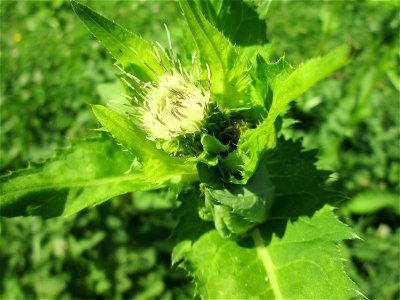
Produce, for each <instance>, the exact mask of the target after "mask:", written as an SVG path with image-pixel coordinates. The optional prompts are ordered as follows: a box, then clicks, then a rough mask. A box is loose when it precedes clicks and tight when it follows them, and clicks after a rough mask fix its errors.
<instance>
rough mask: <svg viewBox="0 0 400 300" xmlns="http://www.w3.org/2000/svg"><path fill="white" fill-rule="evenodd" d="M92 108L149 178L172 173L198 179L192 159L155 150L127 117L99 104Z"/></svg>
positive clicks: (169, 176)
mask: <svg viewBox="0 0 400 300" xmlns="http://www.w3.org/2000/svg"><path fill="white" fill-rule="evenodd" d="M92 109H93V112H94V114H95V116H96V118H97V119H98V120H99V122H100V123H101V125H103V127H104V128H105V129H106V130H107V131H109V132H110V133H111V134H112V136H113V137H114V138H115V139H116V140H117V141H118V142H119V143H121V144H122V145H123V146H124V147H125V148H126V149H127V150H129V151H130V152H132V153H133V154H134V155H135V156H136V157H138V158H139V160H140V161H141V163H142V164H143V170H144V172H145V173H146V175H147V176H148V177H149V180H152V178H154V180H155V181H158V180H163V179H165V180H168V179H171V178H172V177H175V176H185V177H186V179H190V180H197V179H198V177H197V170H196V165H195V163H194V162H187V161H186V160H185V159H183V158H179V157H173V156H169V155H168V154H167V153H166V152H164V151H163V150H160V149H157V147H156V145H155V143H154V142H152V141H150V140H148V139H146V135H145V133H144V132H143V131H142V130H141V129H139V128H138V127H137V125H136V124H135V123H134V122H133V121H132V120H130V119H129V118H127V117H125V116H123V115H121V114H119V113H117V112H115V111H113V110H111V109H109V108H107V107H105V106H102V105H94V106H92Z"/></svg>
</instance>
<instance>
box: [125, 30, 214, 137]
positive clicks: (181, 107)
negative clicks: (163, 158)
mask: <svg viewBox="0 0 400 300" xmlns="http://www.w3.org/2000/svg"><path fill="white" fill-rule="evenodd" d="M165 28H166V30H167V35H168V41H169V54H167V53H166V51H165V50H164V49H163V47H162V46H161V45H160V44H159V43H157V45H158V46H159V48H160V49H161V51H162V53H163V54H164V56H165V57H167V59H168V64H166V63H165V60H164V61H163V59H162V58H161V55H160V52H159V50H158V49H157V48H156V47H153V49H152V50H150V49H147V51H148V52H149V53H150V54H151V55H152V56H153V57H154V59H155V60H156V61H157V63H158V64H159V65H160V66H161V68H162V70H163V71H162V73H161V74H160V73H158V72H156V71H155V70H154V69H153V68H151V67H150V66H149V64H148V63H146V62H145V61H144V60H143V58H141V57H140V55H139V54H138V53H137V51H135V50H134V49H133V48H131V50H132V51H133V52H134V53H135V54H136V55H137V56H138V57H139V58H140V59H141V60H142V62H143V63H144V64H145V65H146V66H147V68H149V69H150V71H151V72H152V73H153V74H154V75H155V76H154V77H155V78H156V80H154V81H151V82H143V81H141V80H140V79H139V78H137V77H136V76H134V75H133V74H130V73H127V72H125V71H123V70H122V69H121V71H123V72H124V74H125V75H126V76H127V77H129V78H130V79H131V80H133V82H134V83H135V86H136V87H134V86H133V85H132V84H131V83H129V82H128V81H127V80H126V79H124V78H122V80H123V81H124V82H125V83H126V84H127V85H128V86H129V87H130V88H131V89H132V90H133V92H134V94H136V95H137V96H135V97H133V98H132V97H129V96H127V97H129V98H130V99H132V100H134V102H135V103H136V104H137V105H138V109H137V110H138V113H139V115H140V116H139V121H140V124H139V126H140V127H141V128H142V129H143V130H144V131H145V132H146V135H147V138H148V139H150V140H155V141H159V140H161V141H172V140H174V139H176V138H180V137H186V136H187V135H191V134H196V133H199V132H201V130H202V128H203V127H204V123H205V119H206V115H207V107H208V103H209V100H210V78H211V73H210V68H209V67H208V65H206V67H207V88H204V87H203V86H202V81H201V70H200V68H199V67H198V66H197V65H195V61H196V55H197V52H196V51H195V52H194V53H193V56H192V66H191V69H190V71H189V72H188V71H187V70H186V69H185V68H184V67H183V66H182V64H181V62H180V60H179V59H178V60H177V61H175V60H174V57H173V52H172V47H171V39H170V36H169V32H168V29H167V27H166V26H165Z"/></svg>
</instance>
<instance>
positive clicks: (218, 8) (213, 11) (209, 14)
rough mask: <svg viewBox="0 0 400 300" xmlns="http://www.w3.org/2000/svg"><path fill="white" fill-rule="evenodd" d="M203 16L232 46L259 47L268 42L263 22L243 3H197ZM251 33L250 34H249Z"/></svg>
mask: <svg viewBox="0 0 400 300" xmlns="http://www.w3.org/2000/svg"><path fill="white" fill-rule="evenodd" d="M198 3H199V5H200V8H201V11H202V12H203V14H204V16H205V17H206V18H207V20H208V21H210V22H211V23H212V24H213V25H214V26H215V27H217V28H218V29H219V30H220V31H221V32H222V33H223V34H224V35H225V36H226V37H227V38H228V39H229V40H230V41H231V42H232V43H233V44H235V45H239V46H251V45H260V44H265V43H267V42H268V40H267V35H266V33H267V27H266V24H265V21H262V20H260V19H259V18H258V15H257V13H256V12H255V11H254V10H253V8H252V7H251V6H250V5H248V4H247V3H245V2H244V1H226V0H225V1H199V2H198ZM249 32H251V34H249Z"/></svg>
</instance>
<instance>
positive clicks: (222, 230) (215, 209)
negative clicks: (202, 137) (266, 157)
mask: <svg viewBox="0 0 400 300" xmlns="http://www.w3.org/2000/svg"><path fill="white" fill-rule="evenodd" d="M273 202H274V186H273V185H272V183H271V181H270V179H269V176H268V171H267V169H266V167H265V166H264V165H260V167H259V168H258V169H257V171H256V173H255V174H254V176H253V177H252V178H251V179H250V180H249V181H248V182H247V184H246V185H231V186H229V187H227V188H224V189H211V188H208V189H206V190H205V205H206V208H208V209H210V210H211V211H212V214H213V216H214V222H215V225H216V229H217V230H218V232H219V234H220V235H221V236H222V237H225V238H229V237H235V235H240V234H244V233H246V232H247V231H248V230H249V229H251V228H252V227H254V226H255V225H257V224H260V223H262V222H264V221H265V220H266V219H267V217H268V215H269V212H270V209H271V206H272V204H273Z"/></svg>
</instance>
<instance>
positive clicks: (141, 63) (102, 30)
mask: <svg viewBox="0 0 400 300" xmlns="http://www.w3.org/2000/svg"><path fill="white" fill-rule="evenodd" d="M71 4H72V7H73V9H74V11H75V13H76V14H77V15H78V16H79V18H80V19H81V20H82V21H83V23H84V24H85V25H86V26H87V28H88V29H89V30H90V32H92V33H93V35H94V36H95V37H96V38H97V39H98V40H99V41H100V42H101V43H102V44H103V45H104V47H106V48H107V50H108V51H109V52H110V53H111V55H112V56H113V57H114V58H115V59H116V60H117V61H118V63H120V64H121V65H122V66H123V67H124V69H126V70H129V71H131V72H132V73H135V75H136V76H137V77H139V78H140V79H142V80H143V81H147V80H153V79H154V78H155V74H154V72H153V71H152V70H154V71H155V72H156V73H158V74H162V73H163V69H162V67H161V66H160V65H159V63H158V62H157V61H156V60H155V59H154V57H153V56H152V55H151V54H150V53H149V52H148V51H147V50H150V51H154V50H153V47H154V45H153V44H152V43H151V42H149V41H147V40H145V39H143V38H142V37H140V36H139V35H137V34H135V33H132V32H130V31H128V30H127V29H125V28H124V27H122V26H120V25H118V24H116V23H114V22H112V21H110V20H108V19H107V18H105V17H103V16H101V15H99V14H98V13H96V12H94V11H93V10H91V9H90V8H88V7H87V6H85V5H83V4H80V3H78V2H76V1H71ZM132 49H133V50H132ZM135 51H136V52H137V53H135ZM160 52H161V51H160ZM160 55H161V57H162V59H163V61H164V62H165V63H164V65H165V66H166V67H168V66H169V63H168V59H167V58H166V56H165V55H164V54H163V52H161V53H160ZM146 64H147V66H146ZM151 69H152V70H151Z"/></svg>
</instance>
